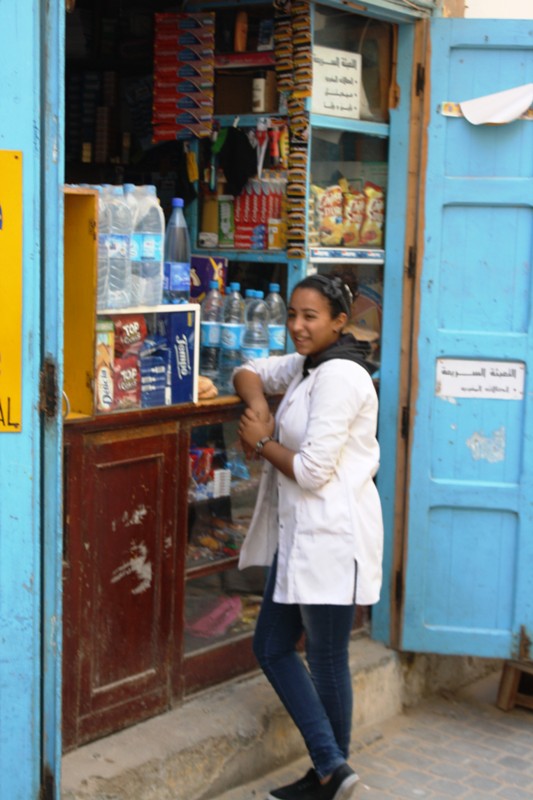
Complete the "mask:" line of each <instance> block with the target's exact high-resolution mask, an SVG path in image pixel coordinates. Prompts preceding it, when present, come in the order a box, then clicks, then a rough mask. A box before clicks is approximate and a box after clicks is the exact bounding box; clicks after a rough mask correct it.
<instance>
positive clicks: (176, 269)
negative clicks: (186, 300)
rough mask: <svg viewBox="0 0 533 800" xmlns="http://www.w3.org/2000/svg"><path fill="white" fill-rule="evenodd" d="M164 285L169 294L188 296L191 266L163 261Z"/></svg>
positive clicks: (178, 262) (183, 262)
mask: <svg viewBox="0 0 533 800" xmlns="http://www.w3.org/2000/svg"><path fill="white" fill-rule="evenodd" d="M165 284H166V286H165V288H168V291H169V292H181V293H182V294H187V295H189V290H190V285H191V265H190V264H188V263H187V262H185V261H165Z"/></svg>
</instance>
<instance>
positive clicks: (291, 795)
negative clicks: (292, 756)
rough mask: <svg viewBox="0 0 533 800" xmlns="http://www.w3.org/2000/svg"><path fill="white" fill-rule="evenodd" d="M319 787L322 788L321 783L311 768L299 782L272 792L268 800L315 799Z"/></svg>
mask: <svg viewBox="0 0 533 800" xmlns="http://www.w3.org/2000/svg"><path fill="white" fill-rule="evenodd" d="M317 786H320V781H319V780H318V775H317V774H316V772H315V771H314V769H313V768H311V769H310V770H309V772H308V773H307V774H306V775H304V777H303V778H300V780H299V781H295V782H294V783H289V784H287V786H281V787H280V788H279V789H274V790H273V791H271V792H270V794H269V795H268V798H267V800H307V798H308V797H314V794H313V792H314V791H315V790H316V788H317Z"/></svg>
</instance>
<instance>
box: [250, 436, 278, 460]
mask: <svg viewBox="0 0 533 800" xmlns="http://www.w3.org/2000/svg"><path fill="white" fill-rule="evenodd" d="M275 441H277V440H276V439H274V437H273V436H262V437H261V439H259V441H258V442H256V445H255V452H256V453H257V455H258V456H260V455H262V453H263V449H264V447H265V445H267V444H269V442H275Z"/></svg>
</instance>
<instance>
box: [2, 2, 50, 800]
mask: <svg viewBox="0 0 533 800" xmlns="http://www.w3.org/2000/svg"><path fill="white" fill-rule="evenodd" d="M38 20H39V4H38V3H35V2H26V3H20V2H16V0H7V1H6V2H0V75H1V85H0V149H1V150H8V151H10V150H13V151H20V152H21V153H22V197H23V203H22V206H23V207H22V237H23V242H22V248H23V255H22V260H23V263H22V330H21V332H20V335H21V341H22V358H21V361H22V387H21V397H22V412H21V417H22V429H21V431H20V432H18V433H5V432H2V433H0V476H1V480H0V798H2V800H3V798H6V800H7V798H9V800H33V798H37V797H38V792H39V787H40V745H41V693H40V692H41V686H40V667H41V663H40V657H41V639H40V629H41V618H40V600H41V588H42V587H41V576H40V558H41V550H40V528H39V518H40V477H41V475H40V470H41V463H40V420H39V413H38V398H39V390H38V384H39V367H40V357H39V351H40V331H39V291H40V270H39V243H40V225H39V207H40V197H39V190H40V186H39V177H38V176H39V161H40V149H39V126H40V122H39V117H40V99H39V82H38V80H39V76H38V65H39V60H40V44H39V39H38ZM0 187H1V188H0V193H3V191H5V186H4V185H3V184H2V176H1V175H0ZM0 266H1V269H2V270H7V269H10V268H15V269H16V268H20V265H10V264H2V265H0ZM0 349H1V348H0ZM0 379H1V378H0Z"/></svg>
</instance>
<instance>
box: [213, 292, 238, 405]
mask: <svg viewBox="0 0 533 800" xmlns="http://www.w3.org/2000/svg"><path fill="white" fill-rule="evenodd" d="M240 288H241V285H240V283H230V285H229V293H228V294H227V295H226V301H225V303H224V310H223V313H222V325H221V327H220V361H219V389H220V391H221V392H225V393H227V394H233V392H234V389H233V381H232V379H231V376H232V373H233V370H234V369H235V368H236V367H238V366H240V364H241V363H242V356H241V343H242V338H243V334H244V300H243V299H242V295H241V293H240Z"/></svg>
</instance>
